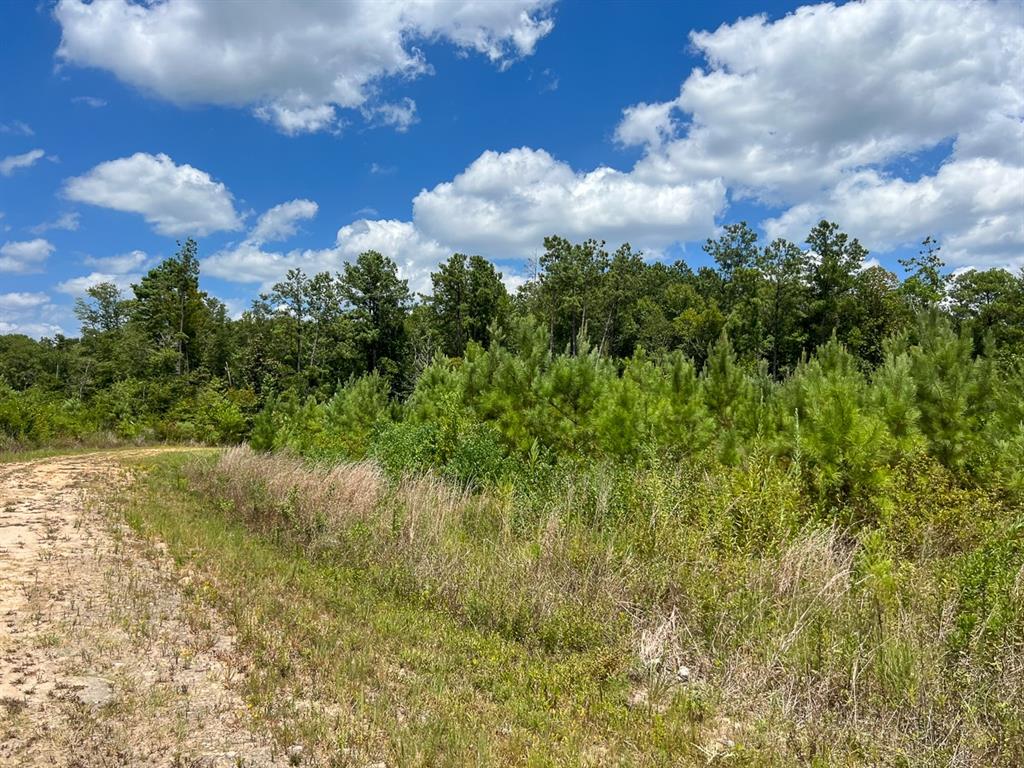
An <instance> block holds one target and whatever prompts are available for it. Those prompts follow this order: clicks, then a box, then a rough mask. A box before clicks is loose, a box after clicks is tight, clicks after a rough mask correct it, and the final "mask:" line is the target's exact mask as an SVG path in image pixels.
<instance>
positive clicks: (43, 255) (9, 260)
mask: <svg viewBox="0 0 1024 768" xmlns="http://www.w3.org/2000/svg"><path fill="white" fill-rule="evenodd" d="M54 250H55V249H54V247H53V244H52V243H50V242H49V241H47V240H44V239H43V238H41V237H37V238H36V239H35V240H20V241H18V240H12V241H8V242H6V243H4V244H3V245H0V272H34V271H36V270H38V269H39V268H40V267H41V266H42V264H43V262H45V261H46V260H47V259H48V258H49V256H50V254H51V253H53V251H54Z"/></svg>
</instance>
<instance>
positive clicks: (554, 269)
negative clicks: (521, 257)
mask: <svg viewBox="0 0 1024 768" xmlns="http://www.w3.org/2000/svg"><path fill="white" fill-rule="evenodd" d="M540 267H541V269H542V273H541V275H540V278H539V299H540V304H541V307H540V309H541V312H542V314H543V315H544V316H545V319H546V320H547V322H548V329H549V333H550V336H551V344H552V347H554V348H560V347H565V348H568V350H569V353H570V354H572V355H575V354H576V353H577V351H578V345H579V338H580V332H581V331H582V330H583V329H584V328H587V327H588V323H589V322H590V321H591V320H592V319H593V314H594V312H595V310H596V308H597V304H598V301H599V297H600V294H601V286H602V282H603V277H604V274H605V271H606V270H607V268H608V252H607V251H606V250H605V248H604V243H603V242H598V241H597V240H585V241H584V242H582V243H571V242H569V241H568V240H566V239H565V238H563V237H557V236H552V237H545V238H544V255H543V256H541V257H540Z"/></svg>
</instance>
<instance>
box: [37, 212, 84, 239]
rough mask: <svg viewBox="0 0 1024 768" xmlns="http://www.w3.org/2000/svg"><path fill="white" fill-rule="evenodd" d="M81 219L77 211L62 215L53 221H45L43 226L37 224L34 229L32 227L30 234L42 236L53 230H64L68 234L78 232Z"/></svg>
mask: <svg viewBox="0 0 1024 768" xmlns="http://www.w3.org/2000/svg"><path fill="white" fill-rule="evenodd" d="M80 218H81V217H80V216H79V214H78V213H76V212H75V211H70V212H68V213H62V214H61V215H60V216H58V217H57V218H56V219H53V220H52V221H44V222H42V223H41V224H36V225H35V226H34V227H30V228H29V232H31V233H32V234H33V235H41V234H43V233H44V232H48V231H50V230H51V229H63V230H65V231H67V232H76V231H77V230H78V225H79V223H80V222H79V219H80Z"/></svg>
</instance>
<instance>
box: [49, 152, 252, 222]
mask: <svg viewBox="0 0 1024 768" xmlns="http://www.w3.org/2000/svg"><path fill="white" fill-rule="evenodd" d="M64 195H65V197H67V198H68V199H70V200H75V201H77V202H82V203H89V204H90V205H96V206H100V207H103V208H112V209H113V210H116V211H125V212H128V213H138V214H141V215H142V216H144V217H145V219H146V221H147V222H148V223H149V224H150V226H152V227H153V229H154V230H156V231H157V232H158V233H159V234H161V235H199V236H201V235H207V234H209V233H211V232H217V231H220V230H236V229H239V228H240V227H241V226H242V220H241V218H240V217H239V215H238V213H237V212H236V211H235V207H234V199H233V197H232V195H231V193H230V192H229V191H228V189H227V187H225V186H224V184H222V183H221V182H218V181H214V180H213V179H212V178H210V175H209V174H208V173H206V172H205V171H201V170H199V169H198V168H193V167H192V166H191V165H176V164H175V163H174V161H173V160H171V158H170V157H168V156H167V155H165V154H162V153H161V154H159V155H150V154H146V153H144V152H137V153H136V154H134V155H132V156H131V157H123V158H120V159H118V160H109V161H107V162H105V163H100V164H99V165H97V166H96V167H95V168H93V169H92V170H90V171H89V172H88V173H86V174H84V175H82V176H77V177H75V178H72V179H68V181H67V182H66V183H65V185H64Z"/></svg>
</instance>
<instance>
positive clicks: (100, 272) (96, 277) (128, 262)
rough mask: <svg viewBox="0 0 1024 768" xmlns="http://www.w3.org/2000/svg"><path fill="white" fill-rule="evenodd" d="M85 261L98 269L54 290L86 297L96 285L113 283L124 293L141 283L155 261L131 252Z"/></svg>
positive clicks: (86, 259) (72, 278)
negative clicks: (143, 271)
mask: <svg viewBox="0 0 1024 768" xmlns="http://www.w3.org/2000/svg"><path fill="white" fill-rule="evenodd" d="M83 261H84V263H85V264H87V265H89V266H93V267H97V269H96V270H94V271H92V272H90V273H89V274H87V275H79V276H77V277H71V278H68V279H67V280H63V281H61V282H59V283H57V284H56V285H55V286H54V289H55V290H57V291H59V292H61V293H67V294H70V295H71V296H84V295H85V292H86V291H87V290H88V289H90V288H92V287H93V286H94V285H99V284H100V283H113V284H114V285H116V286H117V287H118V288H120V289H121V290H122V291H126V290H128V289H129V288H130V287H131V285H132V283H137V282H139V280H140V279H141V278H142V270H144V269H145V268H147V267H148V266H150V265H151V264H152V263H153V261H154V259H152V258H150V257H149V255H147V254H146V252H145V251H130V252H128V253H122V254H118V255H116V256H100V257H95V256H86V257H85V258H84V259H83Z"/></svg>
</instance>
